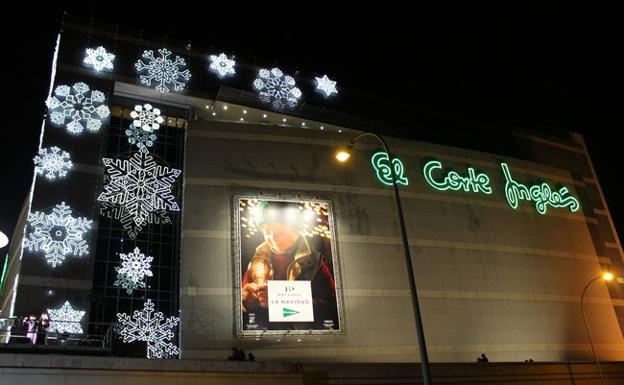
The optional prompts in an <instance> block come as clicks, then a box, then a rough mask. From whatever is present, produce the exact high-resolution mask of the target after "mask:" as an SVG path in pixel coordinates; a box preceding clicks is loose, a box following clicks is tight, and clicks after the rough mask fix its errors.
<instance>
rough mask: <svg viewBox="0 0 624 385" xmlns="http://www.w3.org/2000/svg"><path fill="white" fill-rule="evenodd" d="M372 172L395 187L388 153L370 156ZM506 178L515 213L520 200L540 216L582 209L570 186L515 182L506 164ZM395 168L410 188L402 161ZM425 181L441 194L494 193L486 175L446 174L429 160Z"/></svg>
mask: <svg viewBox="0 0 624 385" xmlns="http://www.w3.org/2000/svg"><path fill="white" fill-rule="evenodd" d="M371 163H372V165H373V169H374V170H375V173H376V175H377V179H379V181H380V182H381V183H383V184H384V185H386V186H392V169H391V168H390V162H389V161H388V154H387V153H386V152H384V151H379V152H376V153H374V154H373V156H372V157H371ZM500 165H501V168H502V170H503V176H504V177H505V199H506V200H507V203H508V204H509V207H511V208H512V209H514V210H516V209H517V208H518V206H519V205H520V201H527V202H531V203H532V204H533V205H534V207H535V210H536V211H537V212H538V213H540V214H546V212H547V211H548V206H550V207H552V208H559V209H565V208H567V209H568V210H570V212H573V213H575V212H577V211H578V210H579V209H580V208H581V204H580V203H579V201H578V199H577V198H575V197H574V196H572V195H570V191H569V190H568V188H567V187H564V186H562V187H560V188H559V189H554V188H553V187H551V186H550V185H548V184H547V183H545V182H541V183H536V184H531V185H528V184H523V183H520V182H518V181H516V180H514V179H513V178H512V176H511V172H510V171H509V166H508V165H507V163H504V162H503V163H501V164H500ZM392 167H394V174H395V175H396V182H395V183H396V184H402V185H404V186H407V185H408V180H407V177H406V176H405V175H404V173H405V168H404V167H403V162H401V160H400V159H399V158H392ZM422 173H423V177H424V179H425V182H427V184H428V185H429V186H431V187H432V188H434V189H436V190H438V191H447V190H450V191H464V192H473V193H482V194H485V195H491V194H492V187H491V186H490V177H489V176H488V175H487V174H485V173H484V172H478V171H476V170H475V169H474V168H472V167H467V168H466V173H465V174H464V175H462V174H460V173H458V172H457V171H454V170H448V171H445V170H444V167H443V166H442V162H440V161H438V160H430V161H428V162H427V163H425V165H424V166H423V169H422Z"/></svg>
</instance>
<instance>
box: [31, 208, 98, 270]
mask: <svg viewBox="0 0 624 385" xmlns="http://www.w3.org/2000/svg"><path fill="white" fill-rule="evenodd" d="M92 222H93V221H92V220H90V219H86V218H83V217H78V218H74V217H72V216H71V208H70V207H69V206H67V205H66V204H65V202H61V203H60V204H58V205H56V206H55V207H54V208H53V209H52V213H50V214H46V213H43V212H39V211H35V212H34V213H30V214H28V223H29V225H30V227H31V228H32V230H31V231H30V233H29V234H28V237H26V238H24V247H25V248H27V249H28V250H30V251H34V252H39V251H43V253H44V255H45V259H46V261H47V262H48V263H49V264H50V265H52V267H56V266H57V265H60V264H62V263H63V261H64V260H65V257H66V256H68V255H73V256H78V257H79V256H82V255H88V254H89V244H88V243H87V241H86V240H85V239H84V235H85V233H86V232H87V230H89V229H90V228H91V223H92Z"/></svg>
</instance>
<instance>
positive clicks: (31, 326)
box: [13, 313, 50, 345]
mask: <svg viewBox="0 0 624 385" xmlns="http://www.w3.org/2000/svg"><path fill="white" fill-rule="evenodd" d="M16 323H17V325H16V324H15V322H14V324H13V327H14V328H17V329H18V330H20V329H21V330H23V331H24V332H25V334H26V338H27V339H28V340H29V341H30V343H31V344H33V345H35V344H45V334H46V331H47V329H48V328H49V327H50V319H49V318H48V315H47V314H46V313H42V314H41V315H40V316H39V318H37V317H35V315H34V314H31V315H29V316H24V317H20V318H18V319H16Z"/></svg>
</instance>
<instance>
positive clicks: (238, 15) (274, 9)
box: [0, 1, 624, 235]
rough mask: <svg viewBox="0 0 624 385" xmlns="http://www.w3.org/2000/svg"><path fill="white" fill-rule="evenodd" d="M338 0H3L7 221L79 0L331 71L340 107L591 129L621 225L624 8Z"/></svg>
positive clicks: (267, 58) (419, 119)
mask: <svg viewBox="0 0 624 385" xmlns="http://www.w3.org/2000/svg"><path fill="white" fill-rule="evenodd" d="M24 3H27V2H24ZM337 3H338V2H333V3H327V4H324V3H321V2H313V3H312V2H310V3H308V4H303V3H300V2H298V3H297V4H298V5H297V9H294V8H293V7H294V5H293V4H295V3H294V2H288V3H283V4H279V3H276V2H262V3H261V4H260V5H257V6H254V7H250V6H248V5H245V4H244V3H243V2H236V3H235V4H234V3H233V4H234V5H233V6H231V7H220V6H218V5H216V2H190V1H189V2H188V4H206V5H204V6H203V7H202V6H200V5H197V6H195V7H196V8H195V9H194V10H187V9H185V7H184V6H185V3H184V2H169V4H173V5H174V7H172V8H171V9H167V8H166V7H167V6H166V5H165V4H166V3H162V4H161V5H157V4H156V2H152V3H147V2H137V1H125V2H102V1H100V2H89V1H84V2H80V3H78V2H76V3H74V2H56V3H55V4H54V6H53V5H52V4H50V5H39V4H37V5H33V4H24V5H23V6H13V8H10V7H9V8H4V9H3V14H4V15H5V17H9V18H12V19H13V20H12V22H11V23H8V22H5V24H4V27H5V30H4V37H5V38H4V39H3V44H8V45H9V46H8V47H7V48H5V50H4V51H5V55H6V56H5V59H4V61H5V63H4V66H3V67H4V76H3V79H5V80H8V81H9V84H7V85H6V91H7V92H5V97H4V104H5V107H4V108H3V111H4V112H5V114H8V116H9V117H8V119H6V118H5V119H3V123H4V125H3V129H2V145H3V151H2V152H1V153H2V159H1V160H2V168H3V170H4V176H3V179H2V180H3V183H2V186H3V188H2V190H3V191H2V200H1V203H0V230H2V231H3V232H5V233H8V234H9V235H11V234H12V232H13V226H14V224H15V221H16V219H17V214H18V212H19V208H20V207H21V205H22V203H23V200H24V198H25V196H26V191H27V189H28V187H29V183H30V181H31V178H32V171H33V165H32V157H33V156H34V155H35V150H36V147H37V141H38V139H37V138H38V135H39V132H40V125H41V118H42V114H43V112H44V103H43V102H44V99H45V96H46V92H47V87H48V82H49V74H50V59H51V54H52V49H53V44H54V39H55V37H56V33H57V31H58V27H59V24H60V19H61V15H62V11H63V9H67V10H68V11H69V13H70V14H71V15H79V16H84V17H86V18H89V17H94V18H95V19H97V20H101V21H104V22H111V23H119V24H121V25H125V26H130V27H133V28H136V29H144V30H145V31H149V32H153V33H154V34H167V35H169V36H170V37H171V38H176V39H180V40H191V42H193V45H194V46H207V47H216V48H215V49H222V50H225V51H226V52H235V53H236V54H237V57H238V58H239V60H243V61H245V60H246V61H248V62H254V63H266V65H272V64H279V65H280V67H282V68H283V69H285V70H288V71H292V72H294V71H297V70H299V71H302V72H308V73H313V72H314V71H323V72H327V73H329V74H331V75H332V76H331V77H334V78H336V80H338V81H339V86H340V87H341V90H342V91H343V92H341V95H340V97H341V98H343V102H341V104H340V108H344V109H346V110H349V112H354V113H358V111H360V112H361V113H363V114H365V115H367V116H368V117H370V118H377V119H382V120H385V121H388V123H393V124H399V125H401V126H403V127H407V128H408V131H407V135H408V136H410V137H413V138H416V139H418V138H419V137H421V134H422V133H423V132H424V131H423V130H427V124H428V122H431V121H432V120H444V121H446V122H451V123H452V124H456V125H457V126H458V127H466V130H470V129H471V128H487V129H493V130H503V131H504V130H509V129H510V128H511V127H525V128H529V129H536V130H541V131H544V132H555V131H557V130H559V129H571V130H575V131H578V132H581V133H582V134H583V135H584V136H585V139H586V141H587V143H588V146H589V150H590V154H591V156H592V158H593V161H594V165H595V167H596V171H597V173H598V177H599V180H600V182H601V184H602V186H603V189H604V192H605V195H606V198H607V202H608V204H609V206H610V209H611V213H612V215H613V216H614V217H615V221H616V226H617V228H618V229H619V230H620V234H622V230H621V229H622V228H624V215H622V213H623V211H624V203H622V199H621V198H620V194H619V193H618V184H617V182H618V178H620V175H622V172H621V170H620V169H619V167H620V166H621V165H622V162H621V160H620V157H619V155H620V152H621V151H622V150H621V145H620V142H619V140H616V137H617V136H618V133H619V131H620V130H621V128H622V126H623V125H622V117H621V114H619V113H618V114H616V111H618V112H620V111H621V110H622V108H621V106H620V102H621V100H622V96H621V86H622V75H621V73H622V70H623V69H624V65H623V64H624V63H623V62H622V59H621V56H622V49H621V47H622V36H624V33H623V31H622V28H621V25H622V23H621V21H620V20H618V19H617V17H618V16H617V15H619V13H618V12H616V10H615V9H607V8H599V7H592V8H572V7H570V6H569V4H563V5H549V6H532V7H530V6H528V7H522V8H520V7H517V8H515V7H510V6H506V7H499V8H497V7H489V6H488V7H486V6H481V7H474V6H473V5H472V4H471V6H470V7H468V6H466V5H463V6H461V8H456V7H455V6H453V4H450V3H444V4H440V5H438V6H434V5H427V6H422V5H411V6H410V7H409V8H407V7H405V8H401V7H398V6H394V5H391V4H389V3H379V4H377V6H376V8H373V7H372V6H371V5H365V3H363V2H361V3H359V4H360V6H359V7H360V8H359V9H358V10H357V12H355V11H353V10H351V11H350V12H347V11H344V10H339V9H336V8H335V7H336V4H337ZM463 3H465V2H462V4H463ZM471 3H472V2H471ZM354 4H355V3H354ZM412 4H413V3H412ZM150 6H151V8H148V7H150ZM382 6H383V7H384V8H383V9H380V8H379V7H382ZM187 11H188V12H187ZM15 23H18V24H15ZM26 29H28V32H27V31H26ZM358 103H359V104H358ZM389 111H391V113H389ZM410 130H411V131H410ZM387 134H392V132H391V131H390V132H387ZM402 134H403V135H405V134H406V133H405V132H403V133H402Z"/></svg>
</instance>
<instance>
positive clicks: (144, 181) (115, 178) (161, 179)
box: [98, 148, 182, 238]
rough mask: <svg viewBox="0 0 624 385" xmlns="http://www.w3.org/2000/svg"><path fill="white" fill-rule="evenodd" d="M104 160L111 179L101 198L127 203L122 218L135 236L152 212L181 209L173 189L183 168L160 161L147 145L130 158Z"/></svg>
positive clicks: (132, 236) (162, 212)
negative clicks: (176, 167)
mask: <svg viewBox="0 0 624 385" xmlns="http://www.w3.org/2000/svg"><path fill="white" fill-rule="evenodd" d="M102 160H103V162H104V167H105V169H106V174H107V176H108V181H107V183H106V184H105V185H104V191H103V192H102V193H101V194H100V196H99V197H98V201H101V202H107V203H110V204H114V205H116V206H123V207H124V208H123V210H122V211H123V213H124V214H123V216H122V217H121V218H120V219H121V222H122V224H123V226H124V228H125V229H126V231H127V232H128V235H129V236H130V237H131V238H135V237H136V236H137V234H138V232H139V231H141V229H142V228H143V227H144V226H145V225H147V224H148V223H150V222H149V218H150V217H151V215H152V214H155V215H156V214H157V215H163V214H164V215H165V216H166V211H167V210H171V211H180V206H178V203H177V202H176V201H175V197H174V196H173V194H172V192H171V190H172V188H173V183H174V182H175V180H176V179H177V178H178V176H180V174H181V173H182V171H181V170H178V169H175V168H170V167H166V166H161V165H159V164H156V162H155V161H154V157H153V156H152V155H150V153H149V152H148V151H147V149H145V148H140V149H139V152H137V153H135V154H134V155H132V158H130V159H129V160H122V159H112V158H103V159H102ZM118 213H119V212H118Z"/></svg>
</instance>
